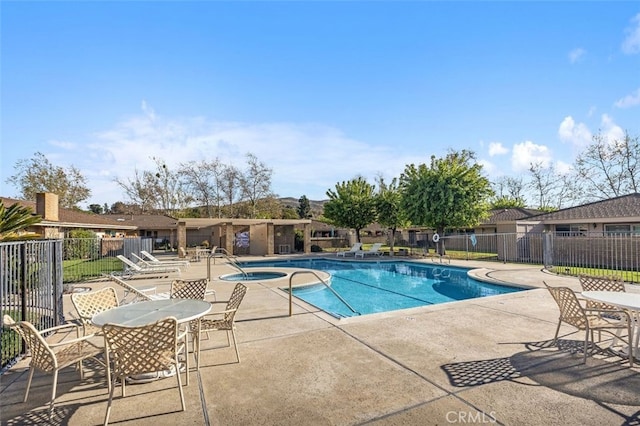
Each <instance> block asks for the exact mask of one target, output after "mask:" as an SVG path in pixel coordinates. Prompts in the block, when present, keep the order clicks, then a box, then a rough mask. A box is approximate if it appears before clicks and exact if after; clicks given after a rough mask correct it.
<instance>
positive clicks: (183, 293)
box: [169, 278, 209, 300]
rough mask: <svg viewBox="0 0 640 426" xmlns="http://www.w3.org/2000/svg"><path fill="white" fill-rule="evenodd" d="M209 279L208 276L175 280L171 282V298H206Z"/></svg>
mask: <svg viewBox="0 0 640 426" xmlns="http://www.w3.org/2000/svg"><path fill="white" fill-rule="evenodd" d="M208 284H209V281H208V280H207V279H206V278H201V279H197V280H174V281H173V282H172V283H171V292H170V294H169V298H171V299H198V300H204V298H205V295H206V294H207V285H208Z"/></svg>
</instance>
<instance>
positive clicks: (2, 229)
mask: <svg viewBox="0 0 640 426" xmlns="http://www.w3.org/2000/svg"><path fill="white" fill-rule="evenodd" d="M41 220H42V218H41V217H40V216H34V214H33V211H32V210H31V209H30V208H28V207H23V206H21V205H19V204H17V203H16V204H12V205H11V206H9V208H5V206H4V202H3V201H2V200H0V241H10V240H19V239H24V236H21V235H20V234H21V232H22V231H23V230H25V229H26V228H28V227H29V226H31V225H35V224H36V223H39V222H40V221H41Z"/></svg>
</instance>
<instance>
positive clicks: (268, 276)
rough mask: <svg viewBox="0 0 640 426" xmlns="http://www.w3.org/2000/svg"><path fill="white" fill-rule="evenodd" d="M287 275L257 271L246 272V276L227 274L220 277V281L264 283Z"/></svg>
mask: <svg viewBox="0 0 640 426" xmlns="http://www.w3.org/2000/svg"><path fill="white" fill-rule="evenodd" d="M286 276H287V274H285V273H284V272H267V271H258V272H247V273H246V274H240V273H238V274H229V275H222V276H220V279H221V280H223V281H264V280H273V279H276V278H282V277H286Z"/></svg>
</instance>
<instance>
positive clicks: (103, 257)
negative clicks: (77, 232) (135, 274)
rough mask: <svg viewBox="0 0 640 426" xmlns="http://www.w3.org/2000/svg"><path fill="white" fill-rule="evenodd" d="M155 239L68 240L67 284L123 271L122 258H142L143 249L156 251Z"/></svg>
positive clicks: (65, 241) (64, 257) (66, 245)
mask: <svg viewBox="0 0 640 426" xmlns="http://www.w3.org/2000/svg"><path fill="white" fill-rule="evenodd" d="M153 242H154V240H153V239H152V238H99V239H94V238H66V239H65V240H64V253H63V260H64V267H63V274H64V282H65V284H71V283H76V282H81V281H85V280H87V279H89V278H93V277H99V276H101V275H102V274H105V273H110V272H117V271H122V270H123V268H124V265H123V263H122V262H121V261H120V260H119V259H118V258H117V256H118V255H123V256H124V257H126V258H128V259H130V260H134V261H135V259H132V257H131V253H135V254H136V255H138V256H140V252H141V251H142V250H146V251H148V252H149V253H151V252H152V251H153Z"/></svg>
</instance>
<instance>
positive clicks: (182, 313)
mask: <svg viewBox="0 0 640 426" xmlns="http://www.w3.org/2000/svg"><path fill="white" fill-rule="evenodd" d="M210 310H211V303H209V302H206V301H204V300H195V299H162V300H148V301H144V302H138V303H131V304H128V305H122V306H118V307H117V308H113V309H109V310H108V311H104V312H100V313H99V314H96V315H95V316H94V317H93V318H92V319H91V322H93V323H94V324H95V325H97V326H98V327H101V326H103V325H105V324H116V325H125V326H129V327H137V326H141V325H146V324H150V323H153V322H156V321H158V320H161V319H163V318H166V317H174V318H175V319H176V320H177V321H178V323H183V322H188V321H191V320H194V319H197V318H200V317H201V316H203V315H205V314H206V313H208V312H209V311H210Z"/></svg>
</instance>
